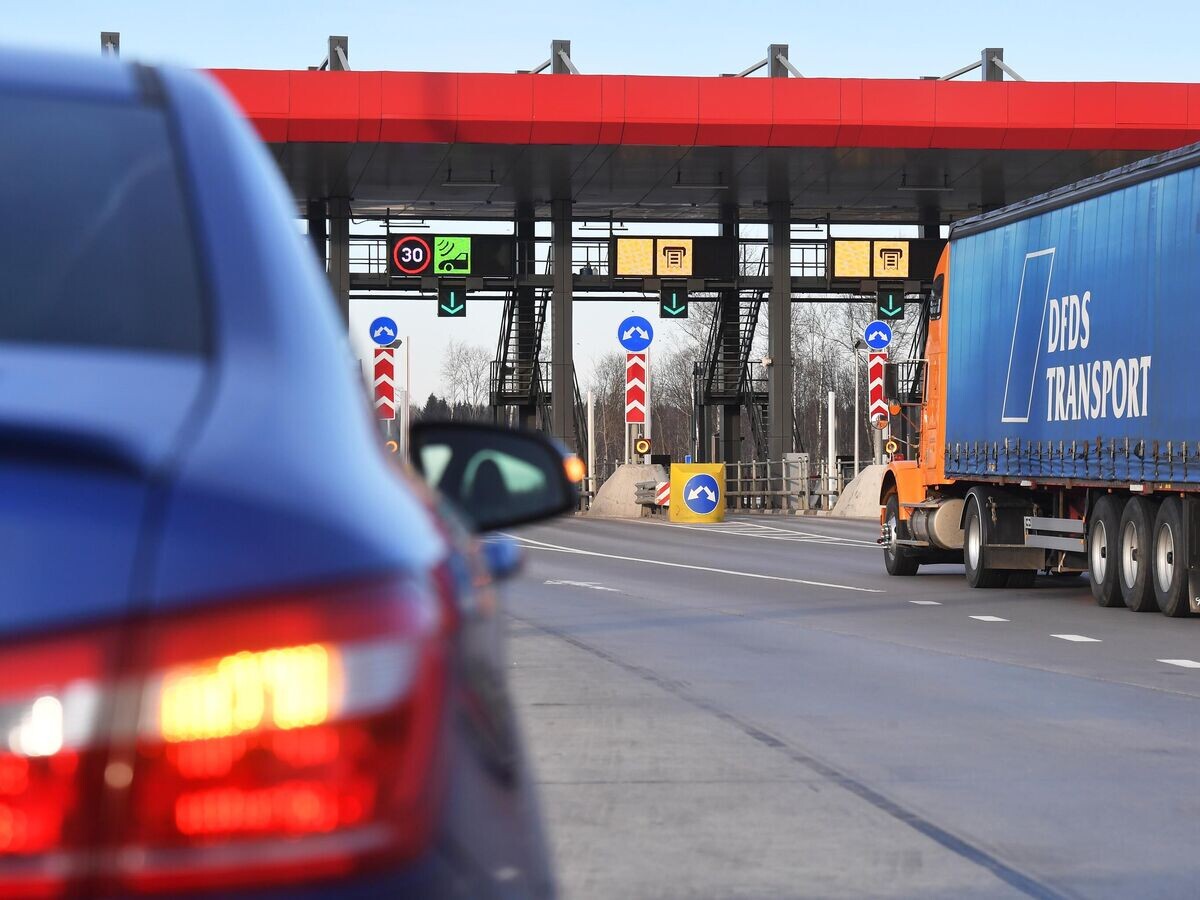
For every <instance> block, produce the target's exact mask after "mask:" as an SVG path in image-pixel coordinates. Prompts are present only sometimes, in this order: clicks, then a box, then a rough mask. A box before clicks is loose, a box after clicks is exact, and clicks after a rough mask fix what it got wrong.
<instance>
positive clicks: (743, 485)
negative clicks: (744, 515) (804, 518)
mask: <svg viewBox="0 0 1200 900" xmlns="http://www.w3.org/2000/svg"><path fill="white" fill-rule="evenodd" d="M808 469H809V466H808V457H807V456H801V458H799V459H784V460H765V461H760V460H751V461H750V462H736V463H726V464H725V496H726V498H727V499H726V508H727V509H738V510H768V509H769V510H777V511H780V512H803V511H806V510H808V509H811V508H812V503H811V495H812V491H811V489H810V488H811V485H810V484H809V471H808Z"/></svg>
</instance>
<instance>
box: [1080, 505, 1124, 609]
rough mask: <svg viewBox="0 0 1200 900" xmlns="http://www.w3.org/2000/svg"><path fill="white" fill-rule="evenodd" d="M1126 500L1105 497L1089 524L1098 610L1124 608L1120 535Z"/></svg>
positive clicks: (1091, 571) (1090, 567) (1089, 550)
mask: <svg viewBox="0 0 1200 900" xmlns="http://www.w3.org/2000/svg"><path fill="white" fill-rule="evenodd" d="M1127 500H1128V498H1127V497H1120V496H1118V495H1116V494H1105V495H1104V496H1103V497H1101V498H1100V499H1099V500H1097V501H1096V506H1095V507H1094V508H1093V509H1092V515H1091V518H1090V519H1089V520H1088V537H1087V553H1088V574H1089V576H1091V579H1092V596H1093V597H1095V598H1096V604H1097V605H1098V606H1108V607H1113V606H1124V605H1125V598H1124V597H1122V596H1121V572H1120V565H1119V560H1118V556H1119V555H1120V553H1119V551H1118V549H1117V548H1118V547H1119V546H1120V538H1119V536H1120V534H1121V513H1122V512H1123V511H1124V510H1125V503H1126V501H1127Z"/></svg>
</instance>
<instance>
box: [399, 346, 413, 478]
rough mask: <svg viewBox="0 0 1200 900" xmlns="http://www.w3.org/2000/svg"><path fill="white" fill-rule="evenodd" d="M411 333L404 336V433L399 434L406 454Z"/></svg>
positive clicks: (409, 422) (410, 411) (410, 384)
mask: <svg viewBox="0 0 1200 900" xmlns="http://www.w3.org/2000/svg"><path fill="white" fill-rule="evenodd" d="M411 397H412V335H411V334H406V335H405V336H404V418H403V419H402V420H401V421H402V423H403V428H404V433H403V434H402V435H400V448H401V449H402V450H403V451H404V454H405V455H407V454H408V429H409V428H411V427H412V400H411Z"/></svg>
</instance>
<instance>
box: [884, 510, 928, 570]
mask: <svg viewBox="0 0 1200 900" xmlns="http://www.w3.org/2000/svg"><path fill="white" fill-rule="evenodd" d="M884 509H885V513H884V521H885V522H886V523H887V526H888V537H889V540H888V542H887V543H886V544H884V545H883V565H884V568H886V569H887V573H888V574H889V575H916V574H917V569H918V568H920V566H921V564H920V562H919V561H918V560H917V559H916V557H914V556H913V555H912V552H911V551H910V550H909V549H908V548H907V547H901V546H900V545H899V544H898V543H896V540H897V538H898V537H899V536H900V497H899V496H898V495H896V494H888V498H887V503H886V504H885V505H884Z"/></svg>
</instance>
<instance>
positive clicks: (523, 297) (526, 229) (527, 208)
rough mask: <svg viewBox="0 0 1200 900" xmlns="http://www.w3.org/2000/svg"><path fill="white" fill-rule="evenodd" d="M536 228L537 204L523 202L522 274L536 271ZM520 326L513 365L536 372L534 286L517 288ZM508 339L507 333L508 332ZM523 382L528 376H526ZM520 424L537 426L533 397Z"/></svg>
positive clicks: (521, 409) (521, 410) (519, 227)
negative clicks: (535, 214)
mask: <svg viewBox="0 0 1200 900" xmlns="http://www.w3.org/2000/svg"><path fill="white" fill-rule="evenodd" d="M535 229H536V225H535V223H534V219H533V206H532V205H531V204H528V203H522V204H519V205H518V206H517V222H516V233H517V273H518V274H519V275H534V274H536V272H535V268H536V257H535V247H536V245H535V243H534V237H535ZM516 298H517V308H516V329H517V358H516V359H515V360H513V361H512V362H513V364H514V365H516V366H518V367H519V370H520V371H521V372H522V373H526V372H528V373H530V376H529V377H530V378H532V373H533V370H534V367H535V366H537V348H536V347H534V341H535V339H536V338H537V299H536V294H535V291H534V289H533V288H532V287H530V286H521V287H518V288H517V289H516ZM505 338H506V339H507V335H505ZM522 381H524V379H523V378H522ZM517 424H518V425H520V426H521V427H522V428H531V429H532V428H536V427H537V402H536V400H535V398H533V397H530V398H529V402H528V403H522V404H520V405H518V406H517Z"/></svg>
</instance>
